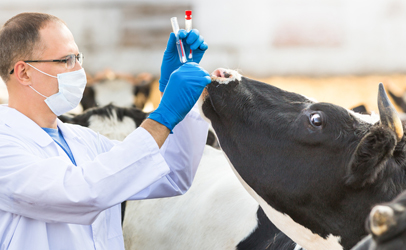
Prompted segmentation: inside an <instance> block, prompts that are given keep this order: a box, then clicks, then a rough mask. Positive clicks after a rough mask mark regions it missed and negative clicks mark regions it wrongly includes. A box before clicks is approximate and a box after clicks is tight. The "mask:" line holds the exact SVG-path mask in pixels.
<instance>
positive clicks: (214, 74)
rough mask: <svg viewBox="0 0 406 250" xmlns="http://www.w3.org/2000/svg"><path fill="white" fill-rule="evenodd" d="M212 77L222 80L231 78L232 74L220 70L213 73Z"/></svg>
mask: <svg viewBox="0 0 406 250" xmlns="http://www.w3.org/2000/svg"><path fill="white" fill-rule="evenodd" d="M212 76H215V77H221V78H229V77H230V74H228V73H227V72H226V70H225V69H223V68H218V69H216V70H215V71H214V72H213V73H212Z"/></svg>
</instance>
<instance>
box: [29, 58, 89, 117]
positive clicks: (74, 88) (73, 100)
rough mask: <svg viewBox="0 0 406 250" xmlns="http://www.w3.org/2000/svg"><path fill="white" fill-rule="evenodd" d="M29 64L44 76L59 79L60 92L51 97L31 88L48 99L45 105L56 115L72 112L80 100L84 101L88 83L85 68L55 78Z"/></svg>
mask: <svg viewBox="0 0 406 250" xmlns="http://www.w3.org/2000/svg"><path fill="white" fill-rule="evenodd" d="M27 64H28V65H30V66H31V67H33V68H34V69H36V70H38V71H39V72H41V73H42V74H45V75H47V76H50V77H54V78H57V79H58V87H59V91H58V93H56V94H53V95H51V96H49V97H48V96H45V95H43V94H41V93H40V92H38V91H37V90H35V89H34V88H33V87H32V86H31V85H30V86H29V87H30V88H31V89H33V90H34V91H35V92H37V93H38V94H39V95H41V96H43V97H45V98H46V99H45V103H46V104H47V105H48V107H49V108H50V109H51V110H52V112H53V113H54V114H55V115H57V116H60V115H62V114H64V113H66V112H68V111H71V110H72V109H74V108H76V106H78V105H79V103H80V100H82V97H83V91H84V90H85V87H86V83H87V80H86V73H85V70H84V69H83V68H82V69H80V70H77V71H73V72H67V73H62V74H58V75H57V76H53V75H50V74H47V73H45V72H43V71H41V70H39V69H37V68H35V67H34V66H32V65H31V64H29V63H27Z"/></svg>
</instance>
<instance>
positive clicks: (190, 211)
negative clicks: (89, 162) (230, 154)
mask: <svg viewBox="0 0 406 250" xmlns="http://www.w3.org/2000/svg"><path fill="white" fill-rule="evenodd" d="M147 116H148V114H147V113H145V112H143V111H141V110H139V109H136V108H122V107H117V106H114V105H107V106H105V107H97V108H91V109H88V110H86V111H85V112H84V113H83V114H80V115H70V116H67V115H63V116H60V117H59V118H60V119H61V120H62V121H63V122H69V123H74V124H79V125H82V126H85V127H89V128H91V129H93V130H94V131H96V132H99V133H101V134H103V135H105V136H107V137H108V138H110V139H115V140H123V139H124V138H125V137H126V136H127V135H128V134H129V133H131V132H132V131H133V130H134V129H135V128H137V127H138V126H139V125H140V124H141V123H142V121H143V120H144V119H145V118H146V117H147ZM213 138H214V139H215V135H214V134H212V135H210V133H209V136H208V143H209V142H215V143H216V141H217V140H212V139H213ZM216 145H217V144H216ZM124 211H125V212H124ZM122 217H123V218H124V223H123V234H124V240H125V245H126V249H127V250H135V249H137V250H150V249H173V250H178V249H195V250H207V249H216V250H256V249H258V250H259V249H268V250H281V249H285V250H294V249H295V250H299V249H301V248H300V247H299V246H298V245H297V244H296V243H294V242H293V241H292V240H290V239H289V238H288V237H286V235H284V234H283V233H282V232H280V230H279V229H277V228H276V227H275V226H274V225H273V224H272V223H271V222H270V221H269V219H268V217H267V216H266V215H265V213H264V211H263V210H262V209H261V207H259V205H258V203H257V202H256V201H255V200H254V199H253V198H252V197H251V196H250V195H249V194H248V193H247V191H246V190H245V189H244V187H243V186H242V185H241V183H240V182H239V181H238V179H237V177H236V176H235V174H234V173H233V171H232V170H231V168H230V166H229V165H228V162H227V159H226V158H225V156H224V154H223V153H222V152H221V151H220V150H218V149H215V148H213V147H211V146H206V148H205V149H204V153H203V157H202V160H201V162H200V165H199V168H198V171H197V173H196V176H195V179H194V181H193V185H192V187H191V188H190V189H189V191H188V192H187V193H186V194H184V195H182V196H178V197H172V198H165V199H151V200H142V201H127V202H126V203H123V204H122Z"/></svg>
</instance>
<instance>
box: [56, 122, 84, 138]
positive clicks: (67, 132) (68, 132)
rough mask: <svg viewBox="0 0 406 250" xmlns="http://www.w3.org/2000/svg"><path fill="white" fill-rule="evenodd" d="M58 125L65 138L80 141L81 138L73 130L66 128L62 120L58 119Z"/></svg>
mask: <svg viewBox="0 0 406 250" xmlns="http://www.w3.org/2000/svg"><path fill="white" fill-rule="evenodd" d="M56 123H57V124H58V128H59V129H60V130H61V131H62V134H63V138H65V140H66V139H75V138H76V139H80V138H79V136H78V135H77V134H76V133H74V132H73V131H72V129H71V128H70V127H69V126H66V124H65V123H63V122H62V121H61V120H59V119H58V118H57V119H56Z"/></svg>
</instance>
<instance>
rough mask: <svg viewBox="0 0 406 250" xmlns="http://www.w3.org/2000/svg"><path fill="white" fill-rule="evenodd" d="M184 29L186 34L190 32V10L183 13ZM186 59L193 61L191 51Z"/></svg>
mask: <svg viewBox="0 0 406 250" xmlns="http://www.w3.org/2000/svg"><path fill="white" fill-rule="evenodd" d="M185 28H186V31H187V32H190V31H191V30H192V11H191V10H186V11H185ZM188 59H189V60H190V61H192V60H193V51H192V49H190V51H189V56H188Z"/></svg>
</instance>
